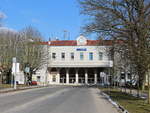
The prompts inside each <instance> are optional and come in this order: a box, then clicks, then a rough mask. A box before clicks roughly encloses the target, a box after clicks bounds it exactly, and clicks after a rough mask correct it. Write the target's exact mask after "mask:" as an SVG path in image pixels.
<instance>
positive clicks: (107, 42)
mask: <svg viewBox="0 0 150 113" xmlns="http://www.w3.org/2000/svg"><path fill="white" fill-rule="evenodd" d="M42 44H43V45H49V46H78V45H77V41H76V40H55V41H49V42H43V43H42ZM97 45H106V46H109V45H112V40H103V41H100V40H87V44H86V45H84V46H97Z"/></svg>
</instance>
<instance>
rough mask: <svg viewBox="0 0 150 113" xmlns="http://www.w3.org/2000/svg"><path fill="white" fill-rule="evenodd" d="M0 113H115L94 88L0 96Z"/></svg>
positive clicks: (46, 89)
mask: <svg viewBox="0 0 150 113" xmlns="http://www.w3.org/2000/svg"><path fill="white" fill-rule="evenodd" d="M0 113H118V112H117V110H116V108H114V107H113V106H112V105H111V104H110V103H109V102H108V101H107V100H105V98H104V97H103V96H102V95H101V94H100V91H99V90H98V89H96V88H87V87H66V86H61V87H60V86H53V87H48V88H40V89H31V90H26V91H21V92H16V93H10V94H1V95H0Z"/></svg>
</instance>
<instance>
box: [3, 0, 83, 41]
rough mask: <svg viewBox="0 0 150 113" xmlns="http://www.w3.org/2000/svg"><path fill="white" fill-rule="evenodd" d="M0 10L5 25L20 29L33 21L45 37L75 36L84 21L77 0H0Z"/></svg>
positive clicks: (74, 37)
mask: <svg viewBox="0 0 150 113" xmlns="http://www.w3.org/2000/svg"><path fill="white" fill-rule="evenodd" d="M0 13H3V15H4V17H5V18H4V20H3V23H4V26H5V27H8V28H12V29H15V30H21V29H23V28H25V27H27V26H30V25H31V26H33V27H35V28H37V29H38V30H39V31H40V32H41V33H42V35H43V37H44V38H45V40H48V39H49V38H50V37H58V38H59V39H61V40H63V39H70V40H74V39H76V37H78V36H79V35H80V34H81V33H82V29H81V27H82V26H83V25H84V21H85V17H84V16H83V15H81V14H80V8H79V4H78V2H77V0H0ZM0 16H1V15H0ZM64 31H66V33H64ZM64 34H66V37H67V38H64Z"/></svg>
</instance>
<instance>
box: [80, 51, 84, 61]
mask: <svg viewBox="0 0 150 113" xmlns="http://www.w3.org/2000/svg"><path fill="white" fill-rule="evenodd" d="M83 59H84V55H83V52H81V53H80V60H83Z"/></svg>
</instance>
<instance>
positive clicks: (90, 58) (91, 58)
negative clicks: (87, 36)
mask: <svg viewBox="0 0 150 113" xmlns="http://www.w3.org/2000/svg"><path fill="white" fill-rule="evenodd" d="M89 60H93V53H92V52H91V53H89Z"/></svg>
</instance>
